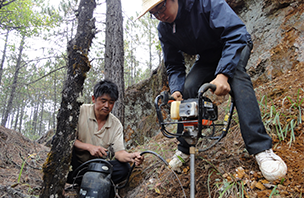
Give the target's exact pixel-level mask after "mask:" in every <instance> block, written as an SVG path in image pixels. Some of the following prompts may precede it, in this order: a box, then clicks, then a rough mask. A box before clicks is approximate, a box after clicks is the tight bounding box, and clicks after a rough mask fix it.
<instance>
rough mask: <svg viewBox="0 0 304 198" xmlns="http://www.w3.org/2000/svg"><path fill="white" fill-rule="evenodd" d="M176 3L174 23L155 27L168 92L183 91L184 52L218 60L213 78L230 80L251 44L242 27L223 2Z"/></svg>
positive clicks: (193, 0)
mask: <svg viewBox="0 0 304 198" xmlns="http://www.w3.org/2000/svg"><path fill="white" fill-rule="evenodd" d="M178 4H179V5H178V7H179V9H178V14H177V17H176V19H175V21H174V22H173V23H164V22H160V23H159V25H158V33H159V40H160V41H161V46H162V49H163V54H164V61H165V65H166V68H167V74H168V77H169V86H170V90H171V93H173V92H174V91H180V92H182V89H183V86H184V81H185V66H184V57H183V52H185V53H187V54H190V55H199V58H200V59H202V60H206V61H208V62H210V61H212V62H213V61H218V65H217V68H216V72H215V75H217V74H219V73H222V74H225V75H227V76H228V77H230V78H231V77H233V73H234V68H235V67H236V65H237V63H238V61H239V57H240V53H241V50H242V49H243V48H244V47H245V45H246V43H247V42H251V37H250V34H249V33H248V32H247V30H246V26H245V24H244V23H243V22H242V21H241V19H240V18H239V17H238V16H237V15H236V14H235V13H234V11H233V10H232V9H231V8H230V7H229V5H228V4H227V3H226V2H225V1H224V0H178Z"/></svg>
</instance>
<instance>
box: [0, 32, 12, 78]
mask: <svg viewBox="0 0 304 198" xmlns="http://www.w3.org/2000/svg"><path fill="white" fill-rule="evenodd" d="M9 32H10V30H7V32H6V36H5V43H4V49H3V54H2V59H1V65H0V84H1V81H2V74H3V66H4V60H5V56H6V49H7V41H8V35H9Z"/></svg>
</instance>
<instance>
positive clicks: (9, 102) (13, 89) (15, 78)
mask: <svg viewBox="0 0 304 198" xmlns="http://www.w3.org/2000/svg"><path fill="white" fill-rule="evenodd" d="M24 40H25V36H22V39H21V43H20V47H19V54H18V59H17V64H16V70H15V74H14V78H13V83H12V86H11V87H12V88H11V93H10V96H9V99H8V102H7V107H6V110H5V113H4V116H3V117H2V121H1V125H2V126H4V127H5V125H6V122H7V118H8V116H9V114H10V112H11V110H12V108H13V100H14V97H15V91H16V88H17V81H18V76H19V71H20V68H21V57H22V51H23V47H24Z"/></svg>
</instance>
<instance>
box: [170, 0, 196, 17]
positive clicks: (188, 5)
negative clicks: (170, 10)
mask: <svg viewBox="0 0 304 198" xmlns="http://www.w3.org/2000/svg"><path fill="white" fill-rule="evenodd" d="M177 1H178V13H177V16H176V19H175V21H179V20H182V10H185V11H187V12H190V10H191V9H192V7H193V4H194V1H195V0H186V1H184V0H177Z"/></svg>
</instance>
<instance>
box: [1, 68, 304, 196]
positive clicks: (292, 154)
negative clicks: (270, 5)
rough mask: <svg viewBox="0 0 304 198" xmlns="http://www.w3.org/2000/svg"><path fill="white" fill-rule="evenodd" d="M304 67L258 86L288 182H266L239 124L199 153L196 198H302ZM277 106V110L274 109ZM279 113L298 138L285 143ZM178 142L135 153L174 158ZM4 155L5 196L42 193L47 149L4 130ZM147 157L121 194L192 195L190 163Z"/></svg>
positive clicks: (160, 141) (160, 142)
mask: <svg viewBox="0 0 304 198" xmlns="http://www.w3.org/2000/svg"><path fill="white" fill-rule="evenodd" d="M303 68H304V67H303V65H301V64H299V65H298V67H295V68H294V69H293V70H292V71H289V72H287V74H285V75H282V76H281V77H277V78H276V79H274V80H273V81H271V82H269V83H267V84H263V85H259V87H258V88H256V93H257V96H258V100H259V101H260V103H261V111H262V115H263V116H264V121H265V123H266V126H267V128H268V132H269V134H270V135H271V136H272V137H273V149H274V151H275V152H276V153H277V154H279V155H280V156H281V157H282V158H283V160H284V161H285V162H286V164H287V166H288V172H287V176H286V178H284V180H280V181H275V182H268V181H267V180H265V178H263V176H262V175H261V173H260V171H259V169H258V166H257V164H256V162H255V160H254V157H252V156H250V155H249V154H248V153H247V151H246V150H245V147H244V143H243V140H242V138H241V135H240V132H239V128H238V125H237V124H236V123H235V122H234V123H233V125H232V126H231V128H230V131H229V134H228V135H227V136H226V137H225V138H224V139H223V140H222V141H221V142H220V143H219V144H217V145H216V146H215V147H214V148H212V149H211V150H209V151H206V152H204V153H198V154H197V155H196V173H195V179H196V197H220V196H222V197H250V198H252V197H253V198H254V197H269V196H270V195H271V194H272V196H273V197H302V194H303V190H304V189H303V188H304V180H303V173H304V163H303V161H304V155H303V151H304V145H303V143H304V135H303V132H304V126H303V124H301V123H300V122H304V116H303V115H302V114H303V113H302V112H300V111H299V106H297V105H299V104H300V102H301V101H302V100H303V98H304V86H303V79H304V76H303V75H304V71H303V70H304V69H303ZM266 101H267V102H266ZM222 106H225V105H222ZM272 106H273V107H275V108H273V110H272V111H270V109H271V107H272ZM303 108H304V103H303V102H302V103H301V104H300V109H301V110H302V111H303ZM274 109H275V111H274ZM271 113H272V117H271ZM276 113H278V115H280V123H281V125H282V128H285V127H286V126H287V125H289V126H290V125H291V124H292V123H293V124H294V125H296V127H295V128H294V133H293V134H294V136H291V134H292V133H291V130H289V131H288V132H287V135H286V136H285V134H284V136H285V138H284V140H279V136H278V133H277V132H276V130H275V126H274V124H273V121H274V115H276ZM289 129H291V127H289ZM291 137H292V139H291ZM176 144H177V141H176V140H175V139H167V138H165V137H163V136H162V135H161V134H159V135H157V136H155V137H153V138H151V139H150V140H149V141H147V143H146V144H145V145H141V146H138V147H137V148H135V149H134V150H139V151H144V150H152V151H155V152H157V153H158V154H160V155H161V156H162V157H163V158H164V159H166V160H169V159H170V157H171V156H172V155H173V154H174V151H175V149H176ZM0 151H1V152H0V177H1V178H0V189H1V191H0V196H1V197H30V196H31V195H38V194H39V192H40V189H41V184H42V170H41V167H42V164H43V163H44V160H45V158H46V155H47V152H48V148H46V147H45V146H43V145H41V144H38V143H35V142H33V141H30V140H28V139H26V138H24V137H23V136H22V135H21V134H20V133H18V132H15V131H12V130H9V129H6V128H4V127H0ZM145 158H146V160H145V162H144V164H143V165H142V166H140V167H137V168H135V170H134V172H133V174H132V177H131V180H130V183H129V185H128V186H127V187H126V188H125V189H122V190H121V191H120V192H119V194H120V196H121V197H149V198H150V197H178V198H180V197H189V191H190V190H189V183H190V171H189V163H187V164H186V165H185V166H183V172H182V173H179V174H177V173H174V172H172V171H171V170H169V169H168V168H167V167H166V166H165V164H164V163H163V162H161V161H160V160H159V159H158V158H157V157H155V156H153V155H149V154H148V155H146V156H145ZM24 162H25V163H24ZM23 163H24V166H23V165H22V164H23ZM22 167H23V170H22V171H20V170H21V169H22ZM20 172H22V174H21V176H20V181H19V183H18V177H19V173H20ZM177 178H178V179H177ZM74 194H75V193H74ZM67 197H73V192H67Z"/></svg>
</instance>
